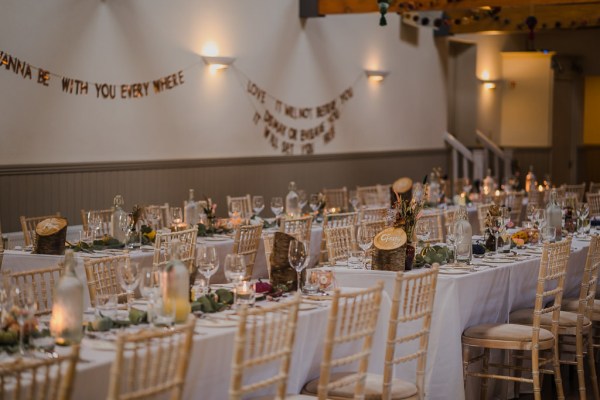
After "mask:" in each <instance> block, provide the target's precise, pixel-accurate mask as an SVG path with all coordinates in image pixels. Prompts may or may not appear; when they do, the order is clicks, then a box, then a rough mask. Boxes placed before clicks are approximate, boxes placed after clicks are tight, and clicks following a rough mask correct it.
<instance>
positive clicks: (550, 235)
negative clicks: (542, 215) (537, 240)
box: [542, 226, 556, 243]
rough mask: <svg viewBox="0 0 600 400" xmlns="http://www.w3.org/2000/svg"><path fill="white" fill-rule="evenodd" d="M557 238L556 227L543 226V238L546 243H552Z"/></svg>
mask: <svg viewBox="0 0 600 400" xmlns="http://www.w3.org/2000/svg"><path fill="white" fill-rule="evenodd" d="M555 239H556V227H554V226H545V227H543V228H542V240H543V241H544V242H545V243H550V242H552V241H554V240H555Z"/></svg>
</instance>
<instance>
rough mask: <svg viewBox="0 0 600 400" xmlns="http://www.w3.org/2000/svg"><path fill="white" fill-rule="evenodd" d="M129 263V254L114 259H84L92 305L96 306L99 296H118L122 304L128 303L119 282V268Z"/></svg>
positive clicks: (113, 257)
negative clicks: (120, 265)
mask: <svg viewBox="0 0 600 400" xmlns="http://www.w3.org/2000/svg"><path fill="white" fill-rule="evenodd" d="M128 261H129V254H122V255H117V256H112V257H102V258H89V257H85V258H84V259H83V267H84V269H85V276H86V280H87V286H88V294H89V296H90V304H92V306H95V305H96V297H97V296H98V295H106V294H116V295H117V297H118V299H119V301H120V302H126V300H127V293H126V292H125V291H124V290H123V289H122V288H121V285H120V284H119V282H118V281H117V268H118V267H119V264H124V263H126V262H128Z"/></svg>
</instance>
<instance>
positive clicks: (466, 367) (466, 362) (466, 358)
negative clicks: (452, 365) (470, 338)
mask: <svg viewBox="0 0 600 400" xmlns="http://www.w3.org/2000/svg"><path fill="white" fill-rule="evenodd" d="M462 351H463V386H464V387H465V394H466V393H467V373H468V371H469V346H467V345H464V344H463V347H462Z"/></svg>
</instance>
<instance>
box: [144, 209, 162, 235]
mask: <svg viewBox="0 0 600 400" xmlns="http://www.w3.org/2000/svg"><path fill="white" fill-rule="evenodd" d="M146 218H148V221H150V224H151V225H152V228H154V230H157V228H158V221H160V208H158V207H148V208H146Z"/></svg>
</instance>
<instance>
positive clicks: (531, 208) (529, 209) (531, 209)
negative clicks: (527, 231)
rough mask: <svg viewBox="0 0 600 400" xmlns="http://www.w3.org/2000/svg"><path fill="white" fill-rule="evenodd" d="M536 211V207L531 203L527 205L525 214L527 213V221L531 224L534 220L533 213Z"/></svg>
mask: <svg viewBox="0 0 600 400" xmlns="http://www.w3.org/2000/svg"><path fill="white" fill-rule="evenodd" d="M536 211H537V206H536V205H535V204H532V203H528V204H527V208H526V209H525V212H526V213H527V219H528V220H529V221H531V222H532V223H533V221H534V218H535V212H536Z"/></svg>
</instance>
